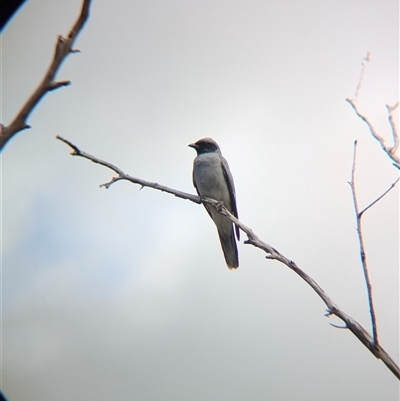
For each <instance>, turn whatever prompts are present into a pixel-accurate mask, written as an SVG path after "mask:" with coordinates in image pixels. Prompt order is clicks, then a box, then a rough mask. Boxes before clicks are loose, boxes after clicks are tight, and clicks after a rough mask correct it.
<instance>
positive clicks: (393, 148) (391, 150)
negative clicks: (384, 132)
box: [346, 99, 400, 165]
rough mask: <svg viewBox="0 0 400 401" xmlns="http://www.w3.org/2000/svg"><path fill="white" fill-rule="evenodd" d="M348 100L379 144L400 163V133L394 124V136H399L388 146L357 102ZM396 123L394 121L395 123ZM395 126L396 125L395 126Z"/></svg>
mask: <svg viewBox="0 0 400 401" xmlns="http://www.w3.org/2000/svg"><path fill="white" fill-rule="evenodd" d="M346 102H348V103H349V104H350V105H351V107H352V108H353V110H354V111H355V113H356V114H357V116H358V117H359V118H361V120H363V121H364V122H365V124H367V126H368V128H369V131H370V132H371V135H372V136H373V137H374V138H375V139H376V140H377V141H378V142H379V144H380V145H381V147H382V149H383V150H384V152H385V153H386V154H387V155H388V156H389V157H390V158H391V159H392V160H393V161H394V162H395V163H396V164H397V165H399V164H400V158H399V156H398V155H397V154H396V150H397V148H398V146H399V145H398V142H399V139H398V135H397V131H396V130H393V126H392V133H393V137H394V138H397V139H395V141H394V145H393V146H388V145H386V143H385V140H384V139H383V138H382V137H381V136H380V135H379V134H378V132H377V130H376V129H375V127H374V126H373V125H372V123H371V122H370V121H369V120H368V118H367V117H366V116H364V115H363V114H361V113H360V111H359V110H358V107H357V105H356V103H355V102H354V101H353V100H352V99H346ZM389 116H390V117H389V119H390V118H391V114H389ZM393 124H394V123H393ZM394 127H395V126H394Z"/></svg>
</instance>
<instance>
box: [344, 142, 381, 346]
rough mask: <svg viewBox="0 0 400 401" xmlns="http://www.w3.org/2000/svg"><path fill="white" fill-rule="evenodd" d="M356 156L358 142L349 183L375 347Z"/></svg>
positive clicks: (375, 334)
mask: <svg viewBox="0 0 400 401" xmlns="http://www.w3.org/2000/svg"><path fill="white" fill-rule="evenodd" d="M356 154H357V141H354V152H353V166H352V169H351V181H350V182H349V184H350V187H351V193H352V195H353V204H354V211H355V213H356V220H357V234H358V243H359V246H360V257H361V264H362V267H363V272H364V279H365V284H366V286H367V293H368V305H369V312H370V315H371V324H372V340H373V347H375V345H378V344H379V340H378V328H377V324H376V315H375V308H374V301H373V297H372V285H371V280H370V278H369V271H368V266H367V257H366V254H365V247H364V240H363V236H362V228H361V217H362V213H360V212H359V208H358V202H357V194H356V186H355V172H356ZM374 203H376V202H374ZM364 211H365V210H364ZM364 211H363V212H364Z"/></svg>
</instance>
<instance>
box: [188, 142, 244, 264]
mask: <svg viewBox="0 0 400 401" xmlns="http://www.w3.org/2000/svg"><path fill="white" fill-rule="evenodd" d="M189 146H190V147H191V148H194V149H196V152H197V157H196V158H195V159H194V162H193V185H194V186H195V188H196V190H197V193H198V194H199V196H205V197H209V198H213V199H215V200H217V201H222V202H223V203H224V206H225V207H226V208H227V209H228V210H229V211H230V212H231V213H232V214H233V215H234V216H235V217H236V218H238V212H237V207H236V195H235V185H234V183H233V178H232V174H231V171H230V170H229V165H228V162H227V161H226V160H225V158H224V157H223V156H222V154H221V150H220V148H219V146H218V144H217V143H216V142H215V141H214V140H213V139H211V138H203V139H199V140H198V141H197V142H196V143H191V144H190V145H189ZM204 206H205V208H206V210H207V212H208V214H209V215H210V217H211V218H212V219H213V221H214V223H215V225H216V226H217V230H218V235H219V239H220V241H221V247H222V250H223V251H224V256H225V261H226V264H227V265H228V268H229V269H236V268H237V267H239V258H238V250H237V247H236V241H235V234H234V232H233V231H234V230H233V224H232V222H231V221H230V220H229V219H228V218H226V217H225V216H222V214H220V213H218V212H217V210H216V209H215V208H214V207H213V206H211V205H207V204H204ZM235 228H236V237H237V239H238V240H239V239H240V234H239V227H238V226H236V227H235Z"/></svg>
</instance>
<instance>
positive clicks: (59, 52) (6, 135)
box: [0, 0, 91, 151]
mask: <svg viewBox="0 0 400 401" xmlns="http://www.w3.org/2000/svg"><path fill="white" fill-rule="evenodd" d="M90 3H91V0H83V4H82V8H81V12H80V14H79V16H78V19H77V20H76V22H75V24H74V25H73V27H72V28H71V30H70V32H69V34H68V36H67V37H66V38H64V37H62V36H61V35H59V36H58V38H57V43H56V47H55V50H54V56H53V60H52V61H51V63H50V65H49V68H48V69H47V71H46V73H45V74H44V77H43V78H42V81H41V82H40V84H39V85H38V87H37V88H36V89H35V91H34V92H33V93H32V94H31V96H30V97H29V98H28V100H27V101H26V102H25V104H24V105H23V106H22V108H21V110H20V111H19V112H18V114H17V115H16V116H15V117H14V119H13V120H12V122H11V123H10V124H9V125H8V126H3V124H1V125H0V151H1V150H2V149H3V148H4V146H5V145H6V143H7V142H8V141H9V140H10V139H11V138H12V137H13V136H14V135H16V134H17V133H18V132H20V131H23V130H25V129H28V128H30V126H29V125H28V124H27V119H28V117H29V115H30V114H31V112H32V111H33V109H34V108H35V107H36V105H37V104H38V103H39V102H40V100H41V99H42V98H43V96H45V95H46V93H47V92H51V91H53V90H55V89H58V88H60V87H62V86H68V85H70V83H71V82H70V81H65V80H64V81H55V76H56V74H57V72H58V70H59V68H60V67H61V64H62V63H63V61H64V60H65V59H66V57H67V56H68V55H69V54H70V53H76V52H77V50H74V49H73V48H72V46H73V44H74V43H75V39H76V38H77V36H78V35H79V33H80V31H81V30H82V28H83V26H84V25H85V23H86V21H87V19H88V18H89V7H90Z"/></svg>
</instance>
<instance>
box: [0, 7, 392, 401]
mask: <svg viewBox="0 0 400 401" xmlns="http://www.w3.org/2000/svg"><path fill="white" fill-rule="evenodd" d="M80 6H81V1H80V0H70V1H60V0H58V1H49V0H29V1H28V2H27V3H26V4H25V5H24V6H23V7H22V8H21V9H20V11H19V12H18V13H17V14H16V16H15V18H14V19H13V20H12V21H11V22H10V23H9V24H8V26H7V27H6V29H5V30H4V32H3V35H2V39H1V40H2V100H3V102H2V121H3V122H4V123H6V124H7V123H8V122H9V121H10V119H11V118H12V117H13V116H14V114H15V113H16V112H17V111H18V109H19V108H20V106H21V105H22V103H23V101H24V100H25V99H26V97H27V96H28V94H29V93H31V91H32V90H33V89H34V88H35V86H36V85H37V83H38V82H39V80H40V79H41V77H42V75H43V73H44V71H45V69H46V67H47V66H48V64H49V61H50V58H51V56H52V53H53V49H54V44H55V40H56V36H57V35H58V34H64V35H65V34H66V33H67V32H68V30H69V29H70V27H71V26H72V23H73V22H74V21H75V19H76V17H77V15H78V11H79V9H80ZM398 15H399V5H398V2H397V1H394V0H384V1H381V2H377V1H367V0H364V1H360V0H346V1H344V0H343V1H335V2H332V1H327V0H307V1H302V2H295V1H261V0H246V1H243V0H240V1H239V0H236V1H232V0H231V1H223V0H213V1H207V0H205V1H182V0H175V1H174V0H171V1H161V0H146V1H133V2H128V1H120V0H119V1H118V0H117V1H114V2H109V1H105V0H93V4H92V9H91V16H90V19H89V21H88V23H87V25H86V27H85V29H84V30H83V31H82V33H81V35H80V36H79V38H78V40H77V43H76V47H77V48H79V49H80V50H81V53H79V54H74V55H71V56H70V57H69V58H68V59H67V60H66V61H65V63H64V64H63V67H62V69H61V71H60V73H59V76H58V77H59V78H60V79H70V80H71V81H72V85H71V86H70V87H67V88H62V89H60V90H58V91H55V92H53V93H50V94H49V95H47V96H46V98H45V99H44V100H43V101H42V102H41V103H40V104H39V105H38V107H37V108H36V109H35V111H34V112H33V114H32V115H31V117H30V119H29V121H28V122H29V124H30V125H32V129H31V130H29V131H25V132H22V133H20V134H19V135H18V136H17V137H15V138H14V139H13V140H12V141H11V142H10V143H9V144H8V145H7V146H6V148H5V150H4V152H3V154H2V167H3V173H2V213H3V216H2V217H3V220H2V228H3V257H2V388H3V391H4V393H5V394H6V396H7V397H8V399H9V401H24V400H28V399H29V400H30V401H39V400H40V401H43V400H45V401H47V400H58V401H64V400H65V401H66V400H71V399H74V400H82V401H83V400H85V401H87V400H99V401H102V400H109V399H116V400H144V401H153V400H157V401H158V400H174V401H176V400H191V401H197V400H199V401H200V400H201V401H203V400H210V401H217V400H218V401H220V400H227V399H229V400H231V401H239V400H241V401H242V400H251V401H258V400H273V401H275V400H276V401H285V400H301V401H303V400H307V401H310V400H312V401H314V400H318V401H319V400H327V401H335V400H343V401H346V400H355V399H357V400H364V401H375V400H377V399H379V400H385V401H397V400H398V397H399V386H398V381H397V380H396V379H395V377H394V376H393V375H392V374H391V373H390V372H389V371H388V370H387V368H386V367H385V366H384V365H383V364H382V362H380V361H378V360H376V359H374V357H373V356H372V354H371V353H370V352H368V351H367V349H366V348H365V347H364V346H363V345H362V344H361V343H360V342H359V341H358V340H357V339H356V338H355V337H354V336H353V335H352V334H351V333H349V332H347V331H346V330H339V329H335V328H333V327H331V326H330V325H329V322H330V320H328V319H327V318H325V317H324V313H325V307H324V304H323V303H322V302H321V301H320V299H319V298H318V297H317V296H316V295H315V294H314V293H313V291H312V290H311V289H310V288H308V287H307V286H306V285H305V284H304V283H303V282H302V281H301V280H300V279H299V278H298V277H297V276H295V275H294V274H293V273H292V272H291V271H289V270H288V269H287V268H286V267H284V266H281V265H279V264H278V263H276V262H271V261H267V260H265V258H264V255H263V253H262V252H261V251H259V250H257V249H255V248H251V247H249V246H248V245H244V244H243V242H242V243H241V244H239V259H240V267H239V269H238V270H237V271H235V272H231V271H229V270H228V269H227V268H226V266H225V262H224V259H223V255H222V251H221V249H220V245H219V241H218V236H217V233H216V230H215V226H214V225H213V223H212V222H211V220H210V218H209V217H208V215H207V213H206V212H205V210H204V208H203V207H201V206H198V205H195V204H191V203H190V202H188V201H183V200H179V199H177V198H174V197H172V196H169V195H167V194H164V193H160V192H156V191H153V190H150V189H143V190H142V191H139V187H137V186H134V185H130V184H128V183H118V184H116V185H114V186H113V187H112V188H110V189H109V190H105V189H99V185H100V184H102V183H104V182H106V181H108V180H109V179H110V177H111V174H110V172H109V171H107V170H106V169H104V168H101V167H100V166H97V165H94V164H93V163H90V162H89V161H85V160H82V159H77V158H72V157H71V156H69V149H68V148H67V147H66V146H65V145H63V144H62V143H60V142H59V141H56V140H55V139H54V137H55V135H57V134H59V135H61V136H64V137H66V138H67V139H69V140H71V141H72V142H74V143H75V144H76V145H78V146H79V147H80V148H81V149H82V150H85V151H87V152H88V153H91V154H94V155H96V156H98V157H100V158H102V159H105V160H108V161H110V162H111V163H114V164H116V165H118V166H119V167H120V168H122V169H124V170H125V171H126V172H127V173H129V174H131V175H134V176H138V177H141V178H144V179H148V180H153V181H157V182H159V183H162V184H165V185H168V186H171V187H175V188H178V189H181V190H183V191H188V192H193V193H194V192H195V191H194V188H193V187H192V182H191V177H192V161H193V158H194V157H195V152H194V151H193V149H190V148H188V147H187V145H188V144H189V143H190V142H193V141H196V140H197V139H199V138H201V137H205V136H210V137H212V138H214V139H215V140H216V141H217V142H218V143H219V145H220V147H221V149H222V152H223V154H224V156H225V157H226V158H227V160H228V162H229V164H230V167H231V170H232V174H233V176H234V178H235V184H236V189H237V200H238V209H239V216H240V218H241V220H242V221H243V222H244V223H245V224H246V225H248V226H250V227H252V229H253V230H254V231H255V232H256V233H257V234H258V235H259V236H260V237H261V238H262V239H264V240H265V241H266V242H268V243H270V244H272V245H273V246H274V247H275V248H277V249H278V250H280V251H281V252H282V253H284V254H285V255H286V256H287V257H289V258H291V259H293V260H294V261H296V263H297V264H298V265H299V266H300V267H301V268H303V269H304V270H305V271H306V272H308V273H309V274H310V275H311V276H312V277H313V278H314V279H315V280H316V281H317V282H318V283H319V284H320V285H321V286H322V287H323V288H324V289H325V290H326V292H327V293H328V294H329V295H330V296H331V297H332V298H333V299H334V300H335V302H336V303H338V305H339V306H340V307H341V308H342V309H343V310H344V311H345V312H347V313H348V314H350V315H351V316H353V317H354V318H356V319H357V320H358V321H359V322H360V323H361V324H363V325H364V326H365V327H366V328H368V329H370V323H369V315H368V307H367V304H366V291H365V286H364V283H363V278H362V272H361V266H360V263H359V252H358V247H357V238H356V232H355V219H354V213H353V206H352V200H351V193H350V188H349V185H348V184H347V181H349V179H350V170H351V163H352V152H353V141H354V140H355V139H357V140H358V143H359V147H358V152H359V153H358V164H357V190H358V194H359V201H360V204H361V205H362V206H365V205H366V204H368V203H369V202H371V201H372V200H373V199H375V198H376V197H377V196H378V195H380V194H381V193H382V192H383V191H384V190H386V189H387V188H388V187H389V185H390V184H391V183H392V182H393V181H394V180H395V179H396V177H397V175H398V173H397V172H396V171H395V169H394V168H393V167H392V166H391V163H390V161H389V160H388V158H387V157H386V156H385V155H384V154H383V152H382V151H381V149H380V148H379V146H378V144H377V143H376V142H375V141H373V140H372V139H371V137H370V135H369V134H368V131H367V129H366V127H365V125H363V123H362V122H361V121H360V120H359V119H357V118H356V117H355V115H354V113H353V112H352V110H351V108H350V106H349V105H348V104H347V103H346V102H345V98H346V97H349V96H352V95H353V94H354V90H355V87H356V85H357V82H358V78H359V74H360V68H361V61H362V59H363V57H364V56H365V55H366V53H367V51H369V52H370V54H371V62H370V63H369V64H368V67H367V70H366V73H365V78H364V83H363V87H362V90H361V93H360V95H359V101H358V103H359V105H360V107H361V109H362V110H363V111H364V112H365V113H366V114H367V115H368V116H369V117H370V119H371V120H372V121H373V122H374V124H375V125H376V127H377V129H379V130H380V132H381V133H382V134H383V135H385V137H386V138H388V140H389V139H390V131H389V127H388V124H387V114H386V109H385V104H386V103H389V104H394V103H396V102H397V101H398V98H399V90H398V88H399V75H398V74H399V39H398V38H399V36H398V34H399V20H398ZM396 119H397V121H398V114H396ZM398 202H399V192H398V189H396V190H394V191H392V192H391V193H390V194H389V195H388V196H387V197H386V198H384V199H383V200H382V201H381V202H380V203H379V204H378V205H376V206H375V207H374V208H373V209H372V210H371V211H370V212H368V214H366V215H365V220H364V229H365V241H366V246H367V256H368V261H369V264H370V271H371V278H372V283H373V288H374V296H375V301H376V309H377V315H378V324H379V333H380V339H381V343H382V345H383V346H384V348H385V349H386V350H387V351H388V352H389V353H390V354H391V355H392V356H393V357H394V358H395V359H396V360H397V362H398V354H399V328H398V327H399V270H398V269H399V211H398ZM243 237H245V236H244V235H243ZM332 321H333V320H332ZM333 322H334V323H339V322H338V321H336V320H335V321H333Z"/></svg>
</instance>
